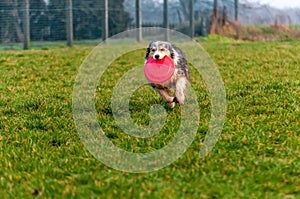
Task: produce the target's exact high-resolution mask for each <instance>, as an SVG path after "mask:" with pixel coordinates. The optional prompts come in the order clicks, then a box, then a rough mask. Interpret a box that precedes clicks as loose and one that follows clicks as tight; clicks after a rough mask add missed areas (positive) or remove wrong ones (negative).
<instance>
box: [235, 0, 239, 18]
mask: <svg viewBox="0 0 300 199" xmlns="http://www.w3.org/2000/svg"><path fill="white" fill-rule="evenodd" d="M234 20H235V21H238V20H239V1H238V0H234Z"/></svg>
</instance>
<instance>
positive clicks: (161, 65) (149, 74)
mask: <svg viewBox="0 0 300 199" xmlns="http://www.w3.org/2000/svg"><path fill="white" fill-rule="evenodd" d="M174 71H175V67H174V62H173V60H172V59H171V58H169V57H168V56H165V57H164V58H162V59H159V60H155V59H153V58H152V57H151V58H150V59H148V61H147V62H146V64H145V66H144V74H145V76H146V78H147V79H148V80H149V81H150V82H153V83H164V82H166V81H168V80H169V79H170V78H171V77H172V75H173V74H174Z"/></svg>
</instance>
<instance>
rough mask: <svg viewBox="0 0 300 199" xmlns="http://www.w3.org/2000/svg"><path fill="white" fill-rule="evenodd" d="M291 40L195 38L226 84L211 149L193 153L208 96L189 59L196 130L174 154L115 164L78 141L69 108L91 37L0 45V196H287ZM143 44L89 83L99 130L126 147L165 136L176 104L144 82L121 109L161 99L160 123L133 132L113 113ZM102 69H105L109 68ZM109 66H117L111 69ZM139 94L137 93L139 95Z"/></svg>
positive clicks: (141, 109)
mask: <svg viewBox="0 0 300 199" xmlns="http://www.w3.org/2000/svg"><path fill="white" fill-rule="evenodd" d="M299 44H300V42H286V43H278V42H273V43H240V44H230V43H227V44H220V43H203V46H204V47H205V49H206V50H207V51H208V52H209V53H210V55H211V57H212V58H213V60H214V61H215V62H216V63H217V65H218V67H219V70H220V72H221V74H222V77H223V80H224V84H225V87H226V93H227V119H226V123H225V125H224V129H223V132H222V135H221V137H220V139H219V141H218V143H217V144H216V146H215V148H214V150H213V151H212V152H211V153H210V154H209V155H208V156H207V157H206V158H203V159H199V158H198V152H199V148H200V146H201V141H202V140H203V138H204V136H205V132H206V131H207V124H208V122H209V119H210V99H209V93H208V91H207V89H206V86H205V82H204V81H203V80H202V78H201V75H200V74H197V73H196V72H195V70H193V69H192V75H191V76H192V79H193V81H192V86H193V88H194V89H195V90H196V91H197V96H198V100H199V106H200V113H201V118H200V120H201V121H200V124H199V129H198V135H197V138H196V139H195V141H194V142H193V144H192V145H191V147H190V148H189V149H188V150H187V152H186V153H185V154H184V156H183V157H182V158H180V159H179V160H178V161H176V162H175V163H173V164H172V165H170V166H169V167H166V168H164V169H162V170H159V171H157V172H154V173H147V174H129V173H123V172H119V171H115V170H113V169H110V168H108V167H106V166H105V165H103V164H102V163H101V162H99V161H98V160H96V159H95V158H93V157H92V155H91V154H90V153H89V152H88V151H87V150H86V149H85V148H84V146H83V144H82V142H81V141H80V138H79V136H78V135H77V132H76V128H75V125H74V122H73V118H72V91H73V84H74V81H75V78H76V74H77V72H78V68H79V66H80V64H81V62H82V61H83V60H84V58H85V57H86V56H87V55H88V53H89V52H90V51H91V50H92V47H83V46H77V47H74V48H51V49H49V50H30V51H2V52H1V53H0V149H1V150H0V157H1V158H0V168H1V169H0V196H1V198H11V197H18V198H32V197H36V196H40V197H41V198H61V197H63V198H66V197H68V198H81V197H84V198H87V197H90V198H122V197H123V198H297V197H299V195H300V187H299V184H300V180H299V176H300V171H299V168H300V161H299V157H300V149H299V141H300V138H299V133H300V124H299V118H300V117H299V113H300V111H299V101H300V80H299V77H300V70H299V62H300V55H299V53H298V52H299V50H300V47H299V46H300V45H299ZM143 53H144V51H143V50H141V51H136V52H132V53H130V54H126V55H124V56H123V57H121V58H120V59H118V60H116V61H115V62H114V63H112V65H111V67H110V69H109V70H110V71H108V72H107V73H106V74H104V76H103V77H102V78H103V79H102V80H101V81H100V80H99V85H98V89H97V93H96V97H97V98H96V108H97V117H98V119H99V123H100V124H101V126H102V128H103V129H104V130H105V131H106V134H107V136H108V137H109V138H110V139H111V140H112V141H113V143H115V144H116V145H118V146H119V147H121V148H123V149H125V150H128V151H133V152H149V151H152V150H156V149H159V148H161V147H163V146H165V145H166V144H168V143H169V141H170V140H171V139H172V138H173V137H174V136H175V133H176V128H177V127H176V126H177V125H178V122H179V121H180V118H179V117H178V113H179V111H180V109H179V108H178V107H176V109H175V110H171V109H169V108H168V106H167V104H165V103H164V102H163V101H162V100H161V98H160V97H159V96H158V95H157V94H156V93H155V92H153V91H152V90H151V89H149V88H148V87H146V86H145V87H142V88H141V89H139V90H137V91H136V92H135V95H134V96H133V97H132V100H131V105H132V106H130V107H131V114H132V118H133V120H134V121H135V122H136V123H137V124H139V125H147V123H148V122H149V119H150V118H149V117H148V115H147V113H148V110H149V108H150V106H151V105H152V104H156V103H161V104H162V105H163V106H164V107H165V108H166V110H167V112H168V122H169V123H168V125H167V126H165V128H164V129H163V130H162V132H160V134H158V135H156V136H155V137H153V138H151V139H136V138H133V137H130V136H128V135H126V134H125V133H123V132H122V131H121V130H120V129H119V128H118V127H117V126H116V125H115V123H114V121H113V117H112V114H111V109H110V104H109V102H110V96H111V94H112V93H111V92H112V89H113V86H114V84H115V83H116V82H117V81H118V79H117V78H118V77H121V76H122V74H124V73H125V72H126V71H127V69H130V68H132V67H134V66H136V63H137V62H139V60H142V59H143V56H144V54H143ZM110 74H114V75H113V76H112V75H110ZM116 74H118V75H116ZM145 98H146V99H145Z"/></svg>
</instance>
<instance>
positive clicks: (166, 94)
mask: <svg viewBox="0 0 300 199" xmlns="http://www.w3.org/2000/svg"><path fill="white" fill-rule="evenodd" d="M154 89H155V90H156V91H157V92H158V93H159V94H160V96H162V97H163V98H164V100H165V101H166V102H169V103H171V102H173V100H174V97H172V96H171V91H170V90H169V89H167V88H163V89H161V88H154Z"/></svg>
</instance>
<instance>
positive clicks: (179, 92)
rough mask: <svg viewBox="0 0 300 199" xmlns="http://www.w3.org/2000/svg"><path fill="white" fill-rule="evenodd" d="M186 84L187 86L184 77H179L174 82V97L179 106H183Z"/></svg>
mask: <svg viewBox="0 0 300 199" xmlns="http://www.w3.org/2000/svg"><path fill="white" fill-rule="evenodd" d="M187 84H188V80H187V78H186V77H180V78H179V79H178V80H177V81H176V86H175V97H176V102H178V103H179V104H180V105H184V100H185V92H186V88H187Z"/></svg>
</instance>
